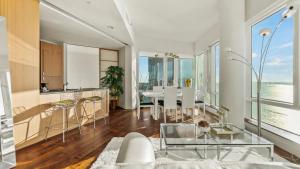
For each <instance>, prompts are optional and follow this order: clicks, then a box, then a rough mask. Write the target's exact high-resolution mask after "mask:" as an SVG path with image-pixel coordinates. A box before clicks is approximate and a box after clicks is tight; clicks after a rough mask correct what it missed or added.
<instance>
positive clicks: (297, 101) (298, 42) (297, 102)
mask: <svg viewBox="0 0 300 169" xmlns="http://www.w3.org/2000/svg"><path fill="white" fill-rule="evenodd" d="M285 7H286V2H285V1H280V2H279V1H278V2H277V3H274V4H273V5H271V6H270V7H269V8H267V9H266V10H264V11H262V12H261V13H259V14H258V15H257V16H255V17H253V18H251V19H250V20H248V21H247V22H246V26H245V28H246V56H247V58H248V59H249V60H251V62H252V27H253V26H255V25H256V24H257V23H259V22H261V21H263V20H264V19H267V18H268V17H270V16H272V15H273V14H275V13H276V12H278V11H280V10H281V9H283V8H285ZM299 28H300V12H299V11H297V13H296V14H295V15H294V42H293V43H294V48H293V50H294V51H293V90H294V91H293V94H294V96H293V103H289V102H282V101H278V100H271V99H263V98H262V99H261V104H265V105H270V106H276V107H282V108H288V109H296V110H300V91H299V84H300V78H299V75H300V72H299V71H300V69H299V65H300V61H299V47H300V37H299V35H300V33H299ZM252 74H253V72H252V70H251V69H247V70H246V89H250V90H247V91H246V102H247V104H246V106H247V107H246V110H247V111H250V112H248V113H246V115H248V116H249V115H250V117H249V118H250V119H253V118H252V103H256V97H252ZM263 123H265V122H263ZM265 124H268V123H265ZM268 125H269V124H268ZM272 126H273V127H276V128H279V129H281V130H285V129H282V128H280V127H277V126H274V125H272ZM288 132H290V131H288Z"/></svg>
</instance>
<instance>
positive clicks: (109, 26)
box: [106, 25, 114, 29]
mask: <svg viewBox="0 0 300 169" xmlns="http://www.w3.org/2000/svg"><path fill="white" fill-rule="evenodd" d="M106 27H107V28H108V29H114V27H113V26H111V25H107V26H106Z"/></svg>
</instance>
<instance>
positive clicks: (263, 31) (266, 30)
mask: <svg viewBox="0 0 300 169" xmlns="http://www.w3.org/2000/svg"><path fill="white" fill-rule="evenodd" d="M271 33H272V30H271V29H268V28H264V29H262V30H260V31H259V35H260V36H262V37H266V36H268V35H270V34H271Z"/></svg>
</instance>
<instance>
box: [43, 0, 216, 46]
mask: <svg viewBox="0 0 300 169" xmlns="http://www.w3.org/2000/svg"><path fill="white" fill-rule="evenodd" d="M45 1H47V2H49V3H51V4H52V5H54V6H56V7H57V8H59V9H61V10H63V11H66V12H67V13H70V14H72V15H74V16H75V17H77V18H80V19H81V20H83V21H84V22H86V23H88V24H90V25H92V26H93V27H95V28H97V29H98V30H101V31H102V32H104V33H105V34H107V35H108V36H111V37H113V38H114V39H117V40H119V41H121V42H123V43H127V44H132V43H133V42H132V39H131V38H130V35H129V32H128V30H127V29H126V26H125V24H124V21H123V19H122V17H121V15H120V13H119V11H118V9H117V7H116V4H115V2H114V0H45ZM124 2H125V4H126V8H127V11H128V14H129V18H130V21H131V23H132V27H133V30H134V34H135V37H136V38H137V39H145V38H147V37H148V38H151V39H161V40H167V41H174V42H180V43H189V44H191V43H193V42H195V41H197V40H199V39H200V38H201V36H203V35H204V34H205V33H206V32H208V31H209V29H211V28H212V27H213V26H215V25H216V24H217V23H218V21H219V14H218V0H124ZM40 10H41V38H42V39H45V40H49V41H63V42H67V43H72V44H79V45H87V46H95V47H103V48H113V49H118V48H120V47H122V46H123V45H122V44H120V43H116V41H114V40H111V39H110V38H107V37H106V36H103V35H101V34H99V33H97V32H96V31H92V30H91V29H89V28H87V27H85V26H84V25H82V24H79V23H77V22H75V21H74V20H72V19H70V18H68V17H66V16H64V15H62V14H61V13H59V12H55V11H53V10H51V9H49V8H47V7H45V6H42V5H41V8H40ZM108 26H113V27H114V29H109V28H108ZM139 37H140V38H139Z"/></svg>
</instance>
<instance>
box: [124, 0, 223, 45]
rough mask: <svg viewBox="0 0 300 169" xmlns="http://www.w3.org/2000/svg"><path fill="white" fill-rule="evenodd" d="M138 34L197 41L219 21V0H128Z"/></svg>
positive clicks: (131, 16)
mask: <svg viewBox="0 0 300 169" xmlns="http://www.w3.org/2000/svg"><path fill="white" fill-rule="evenodd" d="M125 1H126V5H127V9H128V13H129V15H130V18H131V20H132V24H133V28H134V32H135V34H136V37H137V38H138V37H139V36H147V37H151V38H158V39H166V40H174V41H178V42H189V43H190V42H195V41H196V40H198V39H199V38H200V37H201V35H203V34H204V33H206V32H207V31H208V30H209V29H210V28H211V27H212V26H214V25H216V24H217V23H218V21H219V13H218V0H125Z"/></svg>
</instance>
